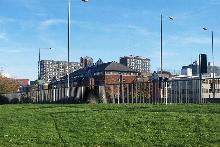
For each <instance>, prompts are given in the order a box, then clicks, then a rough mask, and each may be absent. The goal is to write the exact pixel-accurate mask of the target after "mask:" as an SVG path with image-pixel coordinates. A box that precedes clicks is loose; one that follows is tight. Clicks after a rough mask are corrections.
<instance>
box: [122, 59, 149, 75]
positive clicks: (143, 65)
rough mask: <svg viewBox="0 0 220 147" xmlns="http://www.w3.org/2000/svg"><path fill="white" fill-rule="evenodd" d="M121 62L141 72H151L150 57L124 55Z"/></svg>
mask: <svg viewBox="0 0 220 147" xmlns="http://www.w3.org/2000/svg"><path fill="white" fill-rule="evenodd" d="M120 63H121V64H123V65H125V66H127V67H129V68H131V69H133V70H136V71H138V72H141V73H150V59H148V58H144V57H141V56H133V55H130V56H124V57H121V58H120Z"/></svg>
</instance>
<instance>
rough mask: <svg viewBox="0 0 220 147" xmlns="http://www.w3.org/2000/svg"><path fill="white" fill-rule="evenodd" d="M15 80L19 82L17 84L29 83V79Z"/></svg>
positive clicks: (24, 84) (26, 84)
mask: <svg viewBox="0 0 220 147" xmlns="http://www.w3.org/2000/svg"><path fill="white" fill-rule="evenodd" d="M15 81H16V82H17V83H18V84H19V86H28V85H29V79H15Z"/></svg>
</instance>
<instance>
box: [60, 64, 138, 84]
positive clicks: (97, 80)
mask: <svg viewBox="0 0 220 147" xmlns="http://www.w3.org/2000/svg"><path fill="white" fill-rule="evenodd" d="M138 75H139V72H137V71H135V70H133V69H130V68H128V67H126V66H124V65H122V64H120V63H117V62H109V63H103V64H99V65H93V66H91V67H87V68H82V69H79V70H77V71H75V72H73V73H71V74H70V83H72V85H75V86H81V85H83V86H91V85H96V86H101V85H106V84H107V85H108V84H118V83H119V82H120V80H121V81H122V82H124V83H132V82H134V80H135V79H136V77H138ZM62 81H66V76H65V77H63V78H62V80H61V81H60V83H63V82H62Z"/></svg>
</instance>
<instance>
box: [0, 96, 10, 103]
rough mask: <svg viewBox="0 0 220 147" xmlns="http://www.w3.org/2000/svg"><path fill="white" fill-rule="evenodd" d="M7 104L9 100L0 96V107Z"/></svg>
mask: <svg viewBox="0 0 220 147" xmlns="http://www.w3.org/2000/svg"><path fill="white" fill-rule="evenodd" d="M3 104H9V99H8V98H7V97H5V96H3V95H0V105H3Z"/></svg>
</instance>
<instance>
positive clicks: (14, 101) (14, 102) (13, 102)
mask: <svg viewBox="0 0 220 147" xmlns="http://www.w3.org/2000/svg"><path fill="white" fill-rule="evenodd" d="M10 103H11V104H18V103H19V99H18V98H13V99H12V100H11V101H10Z"/></svg>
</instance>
